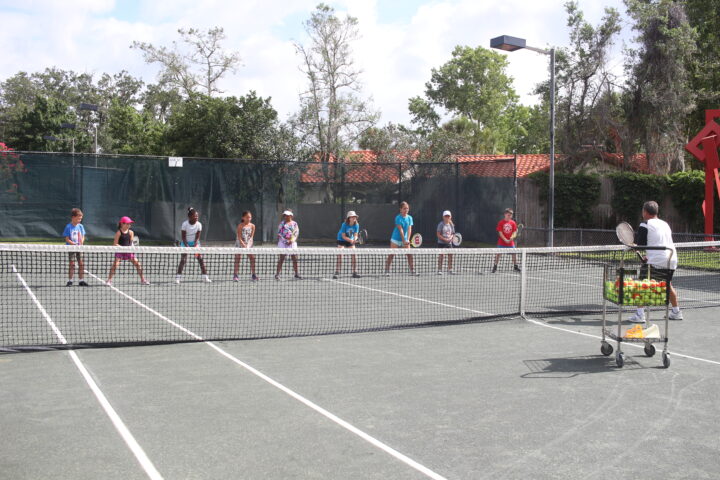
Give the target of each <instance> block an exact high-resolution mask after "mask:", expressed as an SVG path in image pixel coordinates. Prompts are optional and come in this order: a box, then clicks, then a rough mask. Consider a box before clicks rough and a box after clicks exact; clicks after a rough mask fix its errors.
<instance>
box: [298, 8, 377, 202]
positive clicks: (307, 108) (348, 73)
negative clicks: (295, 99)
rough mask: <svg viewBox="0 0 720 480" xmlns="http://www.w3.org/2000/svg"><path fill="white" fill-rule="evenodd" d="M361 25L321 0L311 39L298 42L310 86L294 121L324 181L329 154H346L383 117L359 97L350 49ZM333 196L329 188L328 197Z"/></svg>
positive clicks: (312, 18) (311, 26)
mask: <svg viewBox="0 0 720 480" xmlns="http://www.w3.org/2000/svg"><path fill="white" fill-rule="evenodd" d="M357 24H358V22H357V19H356V18H354V17H351V16H349V15H348V16H346V17H345V18H344V19H339V18H338V17H337V16H335V12H334V10H333V9H332V8H331V7H329V6H327V5H324V4H322V3H321V4H320V5H318V6H317V8H316V10H315V12H313V13H312V15H311V16H310V19H309V20H308V21H306V22H305V23H304V26H305V31H306V32H307V34H308V36H309V40H308V43H307V44H306V45H302V44H300V43H296V44H295V48H296V50H297V52H298V54H300V56H301V57H302V66H301V67H300V68H301V70H302V72H303V73H304V74H305V76H306V77H307V80H308V88H307V90H306V91H304V92H302V93H301V94H300V111H299V112H298V113H297V114H296V115H294V117H293V118H292V119H291V123H292V125H293V126H294V128H295V130H296V132H297V133H298V136H299V138H300V140H301V142H302V143H303V144H304V146H305V147H306V148H307V149H308V150H310V151H313V152H316V153H317V154H318V155H319V157H320V161H321V162H322V164H323V174H324V175H325V177H326V178H325V179H326V180H329V169H328V163H329V162H330V161H331V159H339V158H342V156H343V154H344V152H346V151H348V150H350V149H351V148H352V147H353V146H354V145H355V144H356V142H357V141H358V139H359V138H360V135H361V134H362V132H364V131H365V130H366V129H368V128H370V127H371V126H373V125H374V124H375V122H377V119H378V117H379V115H378V114H377V113H376V112H375V111H374V110H373V109H372V108H371V106H370V101H368V100H363V99H361V98H360V96H359V92H360V88H361V85H360V73H361V72H360V70H357V69H356V68H355V66H354V62H353V59H352V51H351V44H352V42H353V41H354V40H355V39H357V37H358V29H357ZM326 184H327V185H329V182H327V181H326ZM332 197H333V194H332V192H331V190H330V188H329V187H328V189H327V190H326V200H327V201H330V200H332Z"/></svg>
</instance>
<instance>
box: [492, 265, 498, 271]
mask: <svg viewBox="0 0 720 480" xmlns="http://www.w3.org/2000/svg"><path fill="white" fill-rule="evenodd" d="M495 272H497V265H493V269H492V273H495Z"/></svg>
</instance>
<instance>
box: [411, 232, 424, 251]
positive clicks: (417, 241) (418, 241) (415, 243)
mask: <svg viewBox="0 0 720 480" xmlns="http://www.w3.org/2000/svg"><path fill="white" fill-rule="evenodd" d="M421 245H422V235H420V234H419V233H416V234H415V235H413V236H412V237H410V246H412V247H415V248H418V247H420V246H421Z"/></svg>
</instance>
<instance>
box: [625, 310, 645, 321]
mask: <svg viewBox="0 0 720 480" xmlns="http://www.w3.org/2000/svg"><path fill="white" fill-rule="evenodd" d="M628 322H630V323H645V315H644V314H642V315H638V312H635V313H633V314H632V317H630V318H628Z"/></svg>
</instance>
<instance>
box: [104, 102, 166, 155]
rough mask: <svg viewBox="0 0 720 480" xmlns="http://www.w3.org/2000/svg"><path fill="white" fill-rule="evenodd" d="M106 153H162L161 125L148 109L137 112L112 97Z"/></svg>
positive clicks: (163, 130)
mask: <svg viewBox="0 0 720 480" xmlns="http://www.w3.org/2000/svg"><path fill="white" fill-rule="evenodd" d="M107 116H108V122H107V133H108V136H109V139H110V140H109V141H110V144H109V147H108V149H107V151H108V153H120V154H122V153H125V154H132V155H163V154H164V153H165V150H164V145H163V135H164V133H165V125H164V124H163V123H161V122H159V121H157V120H155V119H154V118H153V117H152V115H151V114H150V113H148V112H138V111H137V110H136V109H135V108H134V107H132V106H130V105H123V103H122V101H121V100H120V99H118V98H114V99H112V102H111V104H110V108H109V109H108V115H107Z"/></svg>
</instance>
